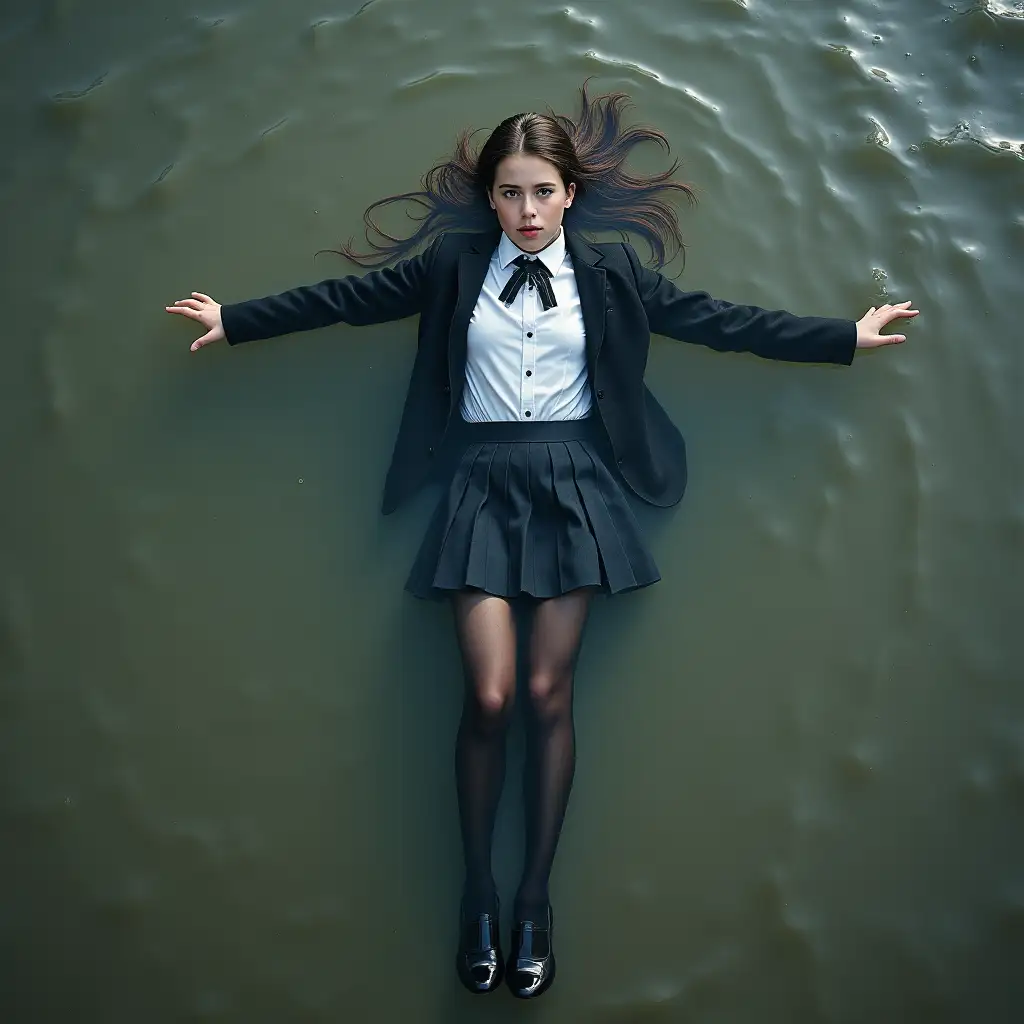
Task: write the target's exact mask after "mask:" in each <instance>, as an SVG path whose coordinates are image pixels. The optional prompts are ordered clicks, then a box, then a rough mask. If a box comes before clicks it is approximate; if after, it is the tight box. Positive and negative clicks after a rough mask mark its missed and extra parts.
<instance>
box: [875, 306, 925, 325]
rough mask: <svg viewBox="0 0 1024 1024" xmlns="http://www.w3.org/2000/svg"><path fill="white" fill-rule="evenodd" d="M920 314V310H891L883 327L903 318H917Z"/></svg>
mask: <svg viewBox="0 0 1024 1024" xmlns="http://www.w3.org/2000/svg"><path fill="white" fill-rule="evenodd" d="M919 312H920V310H918V309H890V310H889V311H888V312H887V313H886V314H885V319H884V320H883V321H882V326H885V324H887V323H889V322H890V321H892V320H898V319H900V318H901V317H908V316H917V314H918V313H919Z"/></svg>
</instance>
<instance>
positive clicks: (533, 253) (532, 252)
mask: <svg viewBox="0 0 1024 1024" xmlns="http://www.w3.org/2000/svg"><path fill="white" fill-rule="evenodd" d="M562 231H563V228H559V229H558V234H557V235H555V236H554V238H552V239H551V241H550V242H548V243H547V245H542V246H541V247H540V248H539V249H524V248H523V247H522V246H521V245H520V244H519V243H518V242H517V241H516V240H515V239H514V238H513V237H512V236H511V235H510V234H508V232H506V233H505V237H506V238H507V239H508V240H509V241H510V242H511V243H512V244H513V245H514V246H515V247H516V248H517V249H518V250H519V251H520V252H521V253H523V254H524V255H526V256H537V255H539V254H540V253H542V252H543V251H544V250H545V249H547V248H549V247H550V246H552V245H554V244H555V242H557V241H558V240H559V238H561V237H562Z"/></svg>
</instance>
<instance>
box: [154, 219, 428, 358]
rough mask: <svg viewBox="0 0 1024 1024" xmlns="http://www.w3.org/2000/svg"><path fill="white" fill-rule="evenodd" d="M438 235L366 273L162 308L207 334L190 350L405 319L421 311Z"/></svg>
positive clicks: (196, 297)
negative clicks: (229, 300) (225, 301)
mask: <svg viewBox="0 0 1024 1024" xmlns="http://www.w3.org/2000/svg"><path fill="white" fill-rule="evenodd" d="M439 241H440V239H436V240H435V241H434V242H433V244H431V246H430V247H429V248H428V249H427V250H426V251H425V252H423V253H421V254H420V255H419V256H414V257H412V258H411V259H408V260H403V261H402V262H401V263H398V264H396V265H395V266H394V267H389V268H387V269H384V270H375V271H372V272H371V273H369V274H367V275H366V276H365V277H354V276H353V277H341V278H333V279H330V280H327V281H321V282H320V283H319V284H313V285H306V286H303V287H300V288H292V289H291V290H290V291H286V292H281V293H280V294H279V295H268V296H266V297H265V298H262V299H250V300H248V301H247V302H236V303H233V304H231V305H225V306H221V305H220V304H219V303H217V302H215V301H214V300H213V299H212V298H210V296H209V295H204V294H203V293H202V292H192V296H191V298H188V299H178V300H177V302H175V303H174V305H173V306H166V307H164V308H165V309H166V310H167V312H168V313H177V314H179V315H181V316H186V317H189V318H190V319H192V320H196V321H198V322H199V323H200V324H202V325H203V326H204V327H205V328H206V329H207V330H206V334H204V335H203V336H202V337H200V338H197V339H196V340H195V341H194V342H192V346H191V351H193V352H198V351H199V349H201V348H202V347H203V346H205V345H209V344H211V343H213V342H215V341H221V340H223V339H225V338H226V339H227V342H228V344H229V345H237V344H239V343H241V342H244V341H256V340H257V339H259V338H272V337H275V336H277V335H280V334H292V333H294V332H296V331H311V330H313V329H314V328H317V327H326V326H327V325H328V324H334V323H339V322H344V323H347V324H352V325H354V326H363V325H365V324H378V323H384V322H385V321H388V320H401V319H402V318H403V317H407V316H413V315H415V314H416V313H418V312H419V311H420V308H421V306H422V303H423V289H424V287H425V285H426V281H427V277H428V274H429V271H430V267H431V265H432V263H433V257H434V253H435V252H436V249H437V246H438V244H439Z"/></svg>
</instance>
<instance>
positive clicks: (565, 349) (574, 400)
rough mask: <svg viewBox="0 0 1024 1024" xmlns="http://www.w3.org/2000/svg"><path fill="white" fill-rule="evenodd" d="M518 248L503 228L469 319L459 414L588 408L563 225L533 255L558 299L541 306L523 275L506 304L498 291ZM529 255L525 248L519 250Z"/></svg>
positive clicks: (482, 417) (571, 414) (556, 415)
mask: <svg viewBox="0 0 1024 1024" xmlns="http://www.w3.org/2000/svg"><path fill="white" fill-rule="evenodd" d="M522 255H524V253H523V250H522V249H520V248H519V247H518V246H517V245H516V244H515V242H513V241H512V240H511V239H510V238H509V237H508V235H506V234H505V233H504V232H502V235H501V241H500V242H499V243H498V247H497V249H495V250H494V254H493V255H492V256H491V263H490V266H489V267H488V268H487V277H486V278H485V279H484V285H483V288H482V289H481V290H480V296H479V298H478V299H477V302H476V307H475V309H474V310H473V316H472V318H471V320H470V322H469V334H468V337H467V351H466V384H465V387H464V388H463V391H462V404H461V412H462V418H463V419H465V420H470V421H472V422H480V421H486V420H524V421H528V420H576V419H582V418H583V417H584V416H586V415H587V414H588V413H589V412H590V407H591V402H592V398H591V394H590V381H589V379H588V376H587V353H586V334H585V331H584V328H583V311H582V309H581V308H580V296H579V292H578V291H577V289H576V274H575V273H574V271H573V269H572V257H571V256H570V255H569V253H568V252H566V248H565V232H564V230H563V231H561V232H560V233H559V235H558V237H557V238H556V239H555V240H554V241H553V242H552V243H551V244H550V245H549V246H548V247H547V248H546V249H544V250H543V251H541V252H539V253H537V254H536V258H537V259H539V260H541V262H542V263H543V264H544V265H545V266H546V267H547V268H548V270H550V271H551V274H552V277H551V288H552V290H553V291H554V294H555V301H556V303H557V305H555V306H552V307H551V309H548V310H545V309H544V307H543V305H542V304H541V301H540V295H539V293H538V291H537V289H535V288H534V289H531V288H530V286H529V284H528V283H526V284H524V285H523V286H522V288H520V290H519V294H518V295H517V296H516V297H515V299H513V301H512V305H511V306H507V307H506V305H505V303H504V302H501V301H499V299H498V296H499V295H500V294H501V291H502V289H503V288H504V287H505V285H506V284H507V283H508V280H509V278H510V277H511V276H512V274H513V273H514V272H515V269H516V268H515V267H512V266H511V263H512V261H513V260H514V259H515V258H516V257H517V256H522ZM525 255H527V256H532V255H533V254H531V253H525Z"/></svg>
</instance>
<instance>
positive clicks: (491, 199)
mask: <svg viewBox="0 0 1024 1024" xmlns="http://www.w3.org/2000/svg"><path fill="white" fill-rule="evenodd" d="M487 202H489V203H490V204H491V209H492V210H496V209H497V207H496V206H495V205H494V197H493V196H492V195H491V190H490V189H488V190H487Z"/></svg>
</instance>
